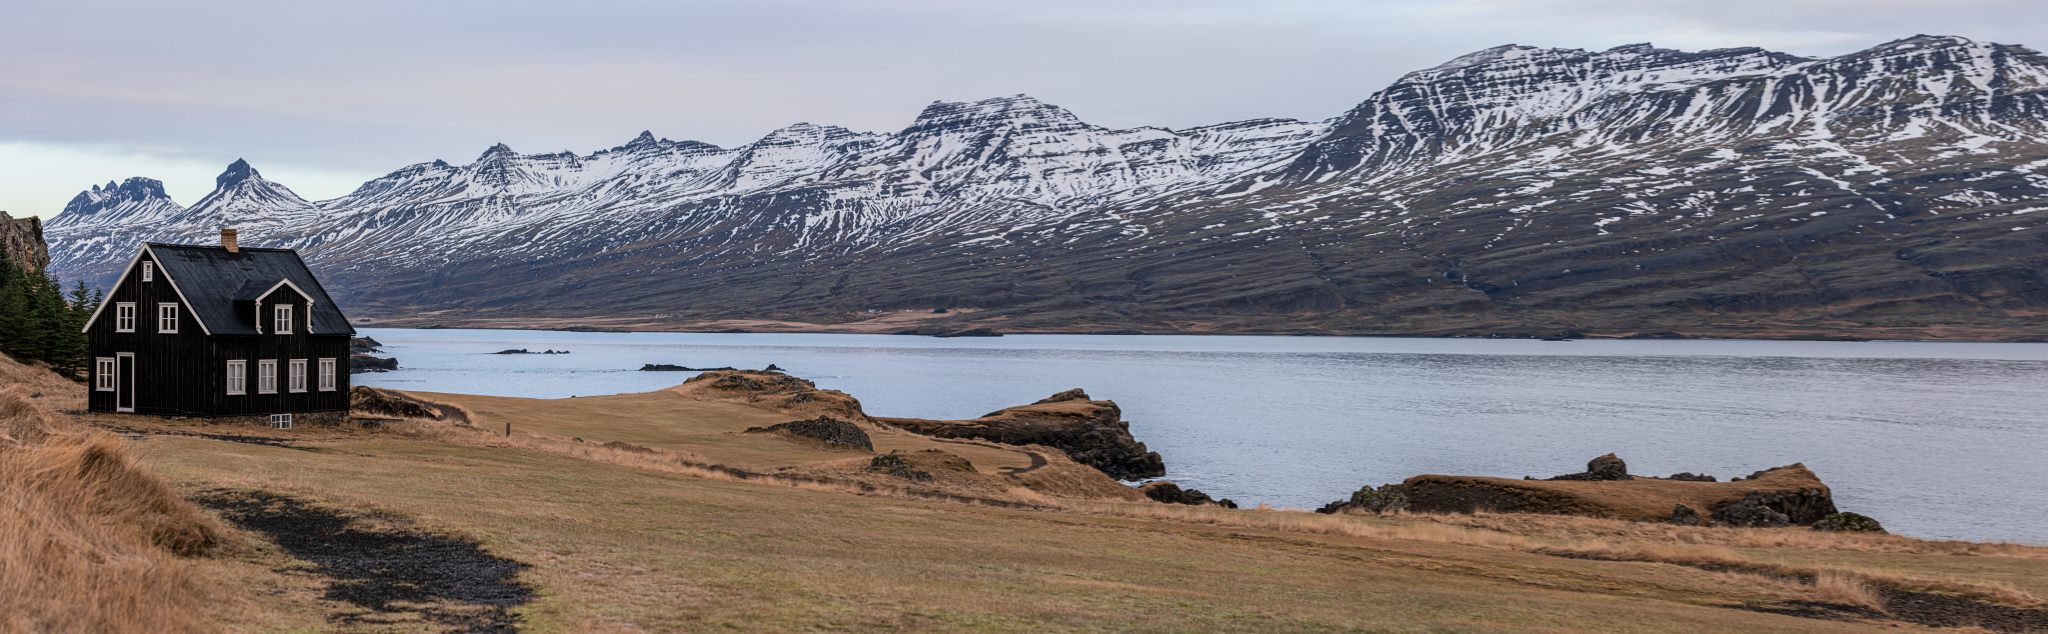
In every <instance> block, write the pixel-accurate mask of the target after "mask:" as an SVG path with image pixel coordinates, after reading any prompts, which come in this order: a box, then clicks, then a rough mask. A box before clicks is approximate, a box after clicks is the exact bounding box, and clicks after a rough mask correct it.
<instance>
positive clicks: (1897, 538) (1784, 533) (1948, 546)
mask: <svg viewBox="0 0 2048 634" xmlns="http://www.w3.org/2000/svg"><path fill="white" fill-rule="evenodd" d="M1403 517H1408V518H1413V519H1417V520H1421V521H1429V522H1440V523H1445V524H1454V525H1459V526H1468V527H1473V528H1484V529H1488V530H1497V531H1501V532H1505V533H1513V534H1517V535H1526V536H1532V537H1544V538H1553V539H1557V540H1559V541H1603V540H1604V541H1619V540H1626V541H1643V542H1663V543H1683V544H1703V545H1714V546H1724V547H1729V548H1792V549H1801V550H1821V551H1841V552H1857V553H1881V554H1913V555H1953V556H1968V557H2005V558H2017V559H2048V547H2042V546H2030V545H2026V544H2014V543H2006V542H1988V543H1987V542H1964V541H1946V540H1928V539H1917V538H1913V537H1907V536H1904V535H1880V534H1874V533H1828V532H1819V531H1810V530H1787V529H1777V528H1709V527H1699V526H1678V525H1675V524H1665V523H1660V522H1633V521H1626V520H1616V519H1607V518H1596V517H1577V516H1569V515H1548V514H1535V513H1473V514H1469V515H1468V514H1412V515H1404V516H1403Z"/></svg>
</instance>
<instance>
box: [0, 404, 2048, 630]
mask: <svg viewBox="0 0 2048 634" xmlns="http://www.w3.org/2000/svg"><path fill="white" fill-rule="evenodd" d="M419 396H420V397H421V398H423V399H425V400H428V401H430V402H438V403H443V404H448V405H460V406H461V408H463V409H464V410H466V411H467V412H468V414H469V415H470V416H473V417H474V419H476V423H477V424H476V426H477V427H482V428H484V429H490V430H494V431H493V432H485V431H478V430H471V429H466V428H459V427H455V426H450V425H447V424H445V423H436V422H427V421H413V422H408V423H405V424H401V425H396V426H394V428H392V429H386V430H382V431H364V430H349V429H331V428H329V429H318V428H302V429H295V430H270V429H262V428H235V427H226V426H208V425H201V424H198V423H195V422H191V421H164V420H159V419H150V418H143V417H133V416H118V415H83V414H74V415H72V416H71V417H70V418H72V419H73V420H75V421H77V422H80V423H83V424H85V425H86V426H90V427H97V428H100V429H106V430H113V431H114V433H116V434H118V435H117V436H116V440H114V441H113V442H115V443H117V444H118V445H119V446H120V447H121V448H122V449H123V451H124V452H125V453H126V454H127V455H128V456H129V457H130V458H131V459H132V460H133V461H134V462H135V464H136V465H138V466H139V468H140V470H141V471H144V472H147V473H149V474H153V475H155V476H156V477H158V478H160V479H161V480H162V481H164V482H166V483H169V485H170V487H171V490H172V491H174V492H176V493H177V494H179V495H182V496H185V497H188V498H198V497H203V496H205V495H219V494H220V492H221V491H229V492H255V491H260V492H266V493H274V494H281V495H286V496H291V497H294V498H297V499H300V500H305V501H308V502H311V503H313V504H316V505H318V506H320V507H323V508H327V509H332V510H335V511H337V512H343V513H347V514H350V515H352V516H354V517H356V518H357V519H356V520H355V521H356V525H357V526H359V527H360V528H362V529H363V530H369V531H421V532H430V533H433V534H436V535H443V536H452V537H458V538H461V539H464V540H471V541H474V542H475V543H477V544H480V545H481V546H482V547H483V548H484V549H485V550H487V551H488V552H489V553H490V554H492V555H496V556H498V557H503V558H509V559H512V560H516V561H518V562H522V563H524V564H526V565H527V567H525V568H524V569H523V571H522V572H520V573H519V575H518V580H519V581H521V582H523V583H524V584H526V585H527V586H528V587H530V588H531V589H532V590H533V591H534V592H535V597H534V599H533V600H532V601H531V602H529V603H526V604H524V605H520V606H517V607H514V608H512V609H511V614H512V617H513V619H514V620H513V621H512V623H513V624H515V625H516V626H517V627H518V628H519V629H520V630H522V631H534V632H590V631H594V632H672V631H673V632H681V631H741V632H784V631H792V632H802V631H1035V632H1101V631H1119V632H1295V631H1315V632H1326V631H1340V632H1343V631H1355V632H1589V631H1590V632H1715V633H1722V632H1731V631H1739V632H1830V631H1864V630H1871V629H1877V628H1882V629H1885V630H1887V631H1919V630H1927V629H1929V628H1926V627H1923V626H1920V625H1916V624H1912V623H1902V622H1900V621H1896V620H1892V619H1890V618H1889V617H1887V616H1886V615H1884V614H1882V613H1879V612H1873V611H1867V610H1864V611H1859V610H1858V609H1856V608H1855V607H1854V605H1855V604H1856V603H1858V602H1859V601H1867V600H1868V599H1869V596H1870V595H1869V590H1870V588H1871V587H1875V586H1881V585H1885V584H1892V585H1901V584H1903V585H1912V584H1921V585H1920V586H1918V587H1920V588H1922V589H1926V590H1933V591H1937V592H1941V593H1946V594H1949V595H1971V596H1977V597H1979V598H1981V599H1984V600H1986V601H1992V602H1997V603H2001V604H2004V605H2011V606H2032V605H2035V604H2037V603H2038V601H2037V600H2036V599H2034V597H2035V596H2038V595H2040V594H2042V593H2043V592H2044V590H2048V549H2044V548H2036V547H2020V546H2009V545H1983V544H1956V543H1943V542H1924V541H1920V540H1911V539H1907V538H1902V537H1891V536H1842V535H1819V534H1815V533H1812V532H1811V531H1799V530H1779V531H1767V530H1760V529H1751V530H1731V529H1701V528H1689V527H1676V526H1668V525H1641V524H1633V523H1627V522H1618V521H1611V520H1593V519H1584V518H1561V517H1532V516H1492V515H1479V516H1444V517H1402V518H1384V519H1383V518H1377V517H1357V516H1341V517H1333V516H1321V515H1314V514H1310V513H1303V512H1299V511H1276V510H1255V509H1245V510H1227V509H1220V508H1214V507H1202V508H1195V507H1181V506H1168V505H1160V504H1154V503H1150V502H1129V501H1117V500H1115V499H1113V498H1106V497H1102V496H1093V497H1091V496H1087V495H1081V496H1078V497H1074V498H1067V497H1061V496H1056V495H1049V494H1046V493H1043V492H1033V491H1031V490H1025V489H1026V488H1024V487H1020V490H1016V491H1010V492H1008V493H1009V497H1004V496H1003V495H988V496H983V497H985V498H986V499H988V500H990V502H988V503H976V502H972V501H968V502H959V501H955V502H935V501H932V500H930V499H920V498H917V497H915V496H916V494H917V493H918V492H919V489H917V488H915V487H909V486H905V487H902V488H891V487H887V486H880V483H881V482H882V481H881V480H876V479H875V476H872V475H871V474H870V475H866V476H862V477H866V478H868V479H865V480H863V479H859V478H854V477H852V476H853V475H854V474H852V473H847V471H848V470H850V469H851V467H850V466H848V465H850V464H852V463H853V462H859V463H865V460H866V456H867V455H868V454H858V455H850V454H848V453H846V452H839V451H827V450H824V449H821V448H819V447H817V446H813V445H807V444H805V443H803V442H799V441H796V440H791V439H787V438H781V437H777V436H772V435H762V434H745V433H740V431H741V430H743V429H744V428H745V427H747V426H757V425H765V424H768V423H773V422H779V421H782V420H789V417H788V416H777V415H774V412H769V411H764V410H762V409H760V408H750V407H748V406H745V405H737V404H732V403H717V402H701V401H690V400H688V399H684V398H681V397H680V396H681V395H680V393H675V392H656V393H650V394H646V395H621V396H616V397H597V398H577V399H562V400H558V401H539V400H530V399H506V398H494V397H466V396H459V395H449V394H423V395H419ZM65 398H68V396H67V397H65ZM59 407H61V404H60V405H59ZM505 422H511V423H512V424H513V428H514V437H512V438H505V437H503V436H502V435H500V434H501V432H502V425H503V424H504V423H505ZM905 436H906V437H896V436H894V435H891V434H886V433H877V434H876V435H875V437H876V444H877V445H878V449H881V450H883V451H888V450H889V449H891V448H895V449H907V450H917V449H924V448H942V449H945V450H947V451H949V452H954V453H956V454H957V455H962V456H967V457H969V458H970V460H971V461H972V462H974V464H975V465H976V467H977V469H979V470H981V471H984V472H991V471H994V470H996V469H997V468H1006V469H1011V470H1018V469H1028V468H1030V467H1031V465H1032V463H1031V461H1030V460H1029V458H1030V456H1029V454H1028V449H1017V448H1002V447H995V446H970V447H963V446H960V445H955V444H947V443H933V442H932V441H930V440H929V439H920V438H918V437H908V436H907V435H905ZM578 437H580V438H582V439H583V440H582V441H581V442H578V441H576V440H573V438H578ZM614 441H615V442H625V443H633V444H635V445H640V446H644V447H650V448H655V449H656V450H658V451H660V452H661V453H658V454H649V453H646V452H644V451H640V450H632V449H615V448H614V449H607V448H603V447H601V446H599V444H600V443H604V442H614ZM1020 452H1021V453H1020ZM4 455H5V453H4V452H0V456H4ZM706 462H710V463H717V464H723V465H728V466H736V467H746V468H748V469H749V470H751V471H753V472H756V473H761V474H767V475H764V476H763V477H759V478H753V479H748V478H746V477H743V476H736V475H734V473H733V472H730V471H721V470H707V469H703V468H701V465H702V464H703V463H706ZM834 465H836V466H834ZM1041 468H1050V467H1041ZM835 469H836V470H838V472H840V473H842V474H844V475H847V476H849V479H848V480H845V481H843V482H840V483H834V482H826V481H822V480H821V479H819V478H812V477H809V476H819V475H822V474H831V473H834V472H835ZM775 474H797V475H804V476H807V477H803V478H796V477H791V478H782V479H777V478H776V477H775ZM863 484H865V485H866V486H857V485H863ZM1079 490H1085V487H1083V488H1082V489H1079ZM208 492H213V493H208ZM969 492H970V493H971V492H972V491H969ZM1024 500H1030V501H1035V502H1036V505H1035V506H1033V507H1031V508H1023V507H1019V506H1017V505H1015V504H1008V505H1004V504H1002V503H1003V502H1017V501H1024ZM220 524H221V525H223V526H227V525H228V523H227V522H224V521H223V522H220ZM219 530H222V531H224V534H225V535H226V537H225V538H224V539H225V541H226V542H227V545H225V546H223V547H221V548H218V549H215V550H213V551H211V552H209V553H208V554H204V555H199V556H184V557H176V558H170V557H166V558H165V559H166V561H167V563H163V564H162V566H168V567H170V568H172V569H171V570H168V571H166V572H164V574H172V575H174V576H176V577H177V579H181V580H185V582H184V583H186V585H183V586H178V587H179V588H186V589H184V590H177V591H178V592H182V593H185V594H189V595H190V596H180V597H173V598H174V599H177V600H183V601H187V602H191V603H192V604H193V605H196V606H200V607H198V608H194V609H196V610H198V611H197V612H196V613H198V614H204V615H205V617H204V618H206V619H208V622H207V624H206V625H205V626H203V627H200V628H198V631H204V630H208V629H212V630H229V631H334V630H336V629H341V630H344V631H437V630H442V629H446V628H445V626H444V625H442V624H437V623H435V622H432V621H429V620H422V617H419V616H418V615H417V613H412V612H407V611H406V610H405V609H398V610H395V611H391V612H387V613H377V614H368V613H365V610H364V609H363V608H361V607H360V606H357V605H352V604H349V603H347V602H344V601H339V600H336V599H334V598H333V597H332V596H331V592H330V591H329V589H328V588H329V586H330V584H331V583H332V581H331V580H330V579H328V578H326V577H323V576H321V574H319V572H320V571H319V570H317V569H316V567H314V566H312V565H310V564H308V563H307V562H306V561H304V560H302V559H298V558H294V557H293V556H291V555H290V554H287V553H285V552H284V551H282V550H280V549H279V548H277V547H276V546H274V545H271V544H270V543H269V542H268V541H267V540H266V539H265V538H264V537H263V536H261V535H259V534H256V533H252V532H249V531H244V530H240V529H235V528H232V527H231V526H229V527H226V528H221V529H219ZM10 574H11V573H10ZM1802 575H1805V576H1804V577H1802ZM1816 581H1818V582H1820V583H1815V582H1816ZM1859 592H1861V593H1863V594H1860V595H1859V594H1858V593H1859ZM1820 603H1833V604H1837V605H1838V606H1840V607H1825V606H1822V607H1814V606H1815V605H1817V604H1820ZM1745 606H1748V607H1749V608H1762V609H1769V610H1779V611H1782V612H1791V613H1793V614H1781V613H1774V612H1768V611H1760V610H1759V609H1746V608H1745ZM405 607H406V606H400V608H405ZM414 607H422V606H414ZM447 607H450V608H451V609H457V610H459V609H462V606H447ZM137 609H138V610H140V609H142V608H137ZM1802 610H1803V612H1802ZM1794 614H1807V615H1808V616H1797V615H1794ZM1816 617H1825V618H1816ZM132 631H147V629H142V630H132ZM1968 631H1976V630H1968Z"/></svg>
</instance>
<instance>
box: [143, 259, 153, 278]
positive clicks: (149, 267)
mask: <svg viewBox="0 0 2048 634" xmlns="http://www.w3.org/2000/svg"><path fill="white" fill-rule="evenodd" d="M142 281H144V282H154V281H156V263H155V262H143V263H142Z"/></svg>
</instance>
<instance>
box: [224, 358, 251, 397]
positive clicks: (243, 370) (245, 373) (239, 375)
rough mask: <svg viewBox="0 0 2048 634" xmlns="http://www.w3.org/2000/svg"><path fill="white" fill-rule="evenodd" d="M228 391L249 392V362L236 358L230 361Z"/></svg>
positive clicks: (236, 392)
mask: <svg viewBox="0 0 2048 634" xmlns="http://www.w3.org/2000/svg"><path fill="white" fill-rule="evenodd" d="M228 393H229V394H248V393H249V362H248V361H246V360H243V359H235V360H233V361H229V362H228Z"/></svg>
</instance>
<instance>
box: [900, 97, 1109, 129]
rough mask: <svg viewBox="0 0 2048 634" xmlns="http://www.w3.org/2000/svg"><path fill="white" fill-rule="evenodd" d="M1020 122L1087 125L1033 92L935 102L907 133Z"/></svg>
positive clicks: (1022, 123)
mask: <svg viewBox="0 0 2048 634" xmlns="http://www.w3.org/2000/svg"><path fill="white" fill-rule="evenodd" d="M1004 125H1017V126H1023V127H1040V126H1062V127H1063V126H1072V125H1085V124H1083V123H1082V122H1081V118H1080V117H1076V116H1074V113H1072V112H1069V111H1067V109H1066V108H1061V107H1059V106H1055V105H1052V104H1049V103H1045V102H1043V101H1039V100H1037V99H1034V98H1032V97H1031V96H1030V95H1025V94H1021V93H1020V94H1017V95H1012V96H1009V97H993V98H989V99H982V100H980V101H969V102H949V101H934V102H932V104H931V105H929V106H925V108H924V112H920V113H918V115H917V120H916V121H915V122H912V123H911V124H910V128H909V129H908V130H905V131H906V132H909V131H913V130H931V129H939V128H962V127H966V128H979V127H1000V126H1004Z"/></svg>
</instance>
